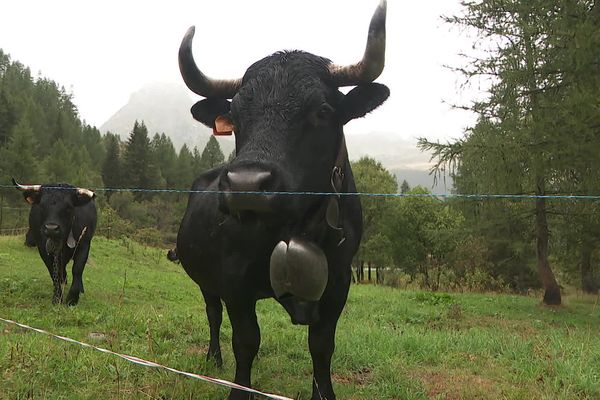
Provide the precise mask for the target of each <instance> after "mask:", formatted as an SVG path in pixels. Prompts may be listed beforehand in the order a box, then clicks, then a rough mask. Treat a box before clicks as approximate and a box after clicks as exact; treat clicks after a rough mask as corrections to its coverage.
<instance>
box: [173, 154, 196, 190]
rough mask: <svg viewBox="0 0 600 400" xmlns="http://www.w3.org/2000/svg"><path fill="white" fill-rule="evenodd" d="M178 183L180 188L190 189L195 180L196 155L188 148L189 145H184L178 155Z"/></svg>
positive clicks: (177, 185)
mask: <svg viewBox="0 0 600 400" xmlns="http://www.w3.org/2000/svg"><path fill="white" fill-rule="evenodd" d="M176 170H177V181H176V182H177V183H176V185H175V186H176V187H177V188H178V189H189V188H190V187H191V186H192V182H193V181H194V178H195V175H194V156H192V153H191V152H190V150H189V149H188V147H187V145H185V144H184V145H183V146H182V147H181V150H179V156H178V157H177V168H176Z"/></svg>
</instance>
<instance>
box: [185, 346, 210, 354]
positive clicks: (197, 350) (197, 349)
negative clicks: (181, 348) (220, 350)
mask: <svg viewBox="0 0 600 400" xmlns="http://www.w3.org/2000/svg"><path fill="white" fill-rule="evenodd" d="M206 353H208V345H199V344H194V345H191V346H190V347H188V348H187V349H186V350H185V354H187V355H190V356H193V355H201V356H206Z"/></svg>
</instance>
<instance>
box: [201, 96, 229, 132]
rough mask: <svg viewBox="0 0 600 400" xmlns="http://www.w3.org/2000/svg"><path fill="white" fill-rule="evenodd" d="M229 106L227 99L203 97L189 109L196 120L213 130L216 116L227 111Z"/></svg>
mask: <svg viewBox="0 0 600 400" xmlns="http://www.w3.org/2000/svg"><path fill="white" fill-rule="evenodd" d="M230 106H231V103H230V102H229V100H225V99H204V100H200V101H199V102H197V103H196V104H194V105H193V106H192V110H191V111H192V115H193V116H194V119H195V120H196V121H199V122H202V123H203V124H204V125H206V126H208V127H209V128H212V129H213V130H214V129H215V128H216V126H215V121H216V120H217V117H220V116H222V115H225V114H227V113H229V109H230Z"/></svg>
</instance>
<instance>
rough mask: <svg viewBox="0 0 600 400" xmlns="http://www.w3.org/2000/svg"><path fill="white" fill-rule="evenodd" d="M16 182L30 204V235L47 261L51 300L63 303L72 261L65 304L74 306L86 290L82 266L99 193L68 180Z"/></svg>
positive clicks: (88, 246)
mask: <svg viewBox="0 0 600 400" xmlns="http://www.w3.org/2000/svg"><path fill="white" fill-rule="evenodd" d="M13 184H14V185H15V187H16V188H17V189H19V190H20V191H21V192H23V196H24V197H25V201H27V202H28V203H29V204H31V205H32V206H31V211H30V212H29V232H28V233H29V234H30V236H31V238H32V239H33V241H34V242H35V245H36V246H37V248H38V251H39V253H40V257H42V260H43V261H44V264H46V267H47V268H48V272H50V277H51V278H52V283H53V284H54V295H53V296H52V303H53V304H56V303H60V302H62V298H63V294H62V285H63V284H66V283H67V270H66V267H67V264H68V262H69V261H70V260H71V259H72V260H73V270H72V273H73V282H72V283H71V288H70V290H69V294H68V295H67V299H66V303H67V304H68V305H75V304H77V302H78V301H79V294H80V293H83V280H82V275H83V269H84V268H85V263H86V262H87V259H88V254H89V252H90V243H91V240H92V236H93V235H94V231H95V229H96V205H95V203H94V201H93V199H94V197H95V196H96V195H95V194H94V192H92V191H91V190H88V189H81V188H77V187H75V186H71V185H68V184H65V183H57V184H54V183H52V184H46V185H20V184H18V183H17V182H16V181H15V180H14V179H13Z"/></svg>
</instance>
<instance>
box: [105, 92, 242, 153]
mask: <svg viewBox="0 0 600 400" xmlns="http://www.w3.org/2000/svg"><path fill="white" fill-rule="evenodd" d="M195 101H197V100H195V99H194V98H193V97H192V96H191V94H190V91H189V90H188V89H187V88H186V87H185V86H184V85H183V84H178V83H151V84H148V85H146V86H144V87H143V88H141V89H140V90H138V91H137V92H135V93H133V94H132V95H131V96H130V98H129V101H128V102H127V104H125V105H123V107H121V108H120V109H119V110H118V111H117V112H116V113H114V114H113V115H112V116H111V117H110V118H109V119H108V121H106V122H105V123H104V124H102V126H101V127H100V132H102V133H106V132H112V133H116V134H118V135H119V136H120V137H121V139H123V140H127V138H128V137H129V134H130V133H131V130H132V129H133V124H134V122H135V121H136V120H137V121H144V123H145V124H146V127H147V128H148V134H149V135H150V137H152V136H154V134H155V133H165V134H166V135H167V136H169V137H170V138H171V140H172V141H173V144H174V145H175V148H176V149H177V151H179V149H180V148H181V147H182V146H183V145H184V143H185V144H187V146H188V147H189V148H190V149H193V148H194V146H197V147H198V149H199V150H200V151H202V149H204V146H205V145H206V143H207V142H208V139H209V137H210V135H212V131H211V130H210V129H209V128H207V127H205V126H204V125H202V124H201V123H199V122H197V121H195V120H194V119H193V118H192V115H191V114H190V111H189V110H190V108H191V107H192V105H193V104H194V102H195ZM218 140H219V144H220V145H221V150H222V151H223V154H225V156H226V157H227V156H228V155H229V153H230V152H231V151H232V150H233V147H234V144H233V138H229V137H220V138H218Z"/></svg>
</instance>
